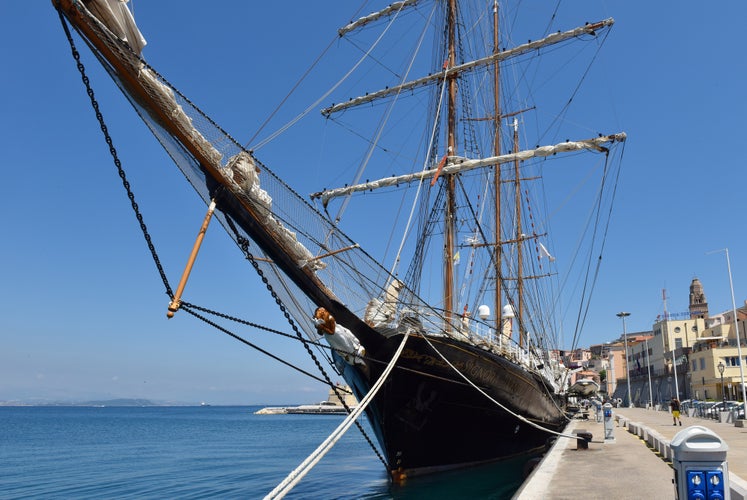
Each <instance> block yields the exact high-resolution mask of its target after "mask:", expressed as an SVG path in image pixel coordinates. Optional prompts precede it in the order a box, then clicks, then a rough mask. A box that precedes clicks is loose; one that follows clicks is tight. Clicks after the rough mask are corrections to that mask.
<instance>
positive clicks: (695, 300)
mask: <svg viewBox="0 0 747 500" xmlns="http://www.w3.org/2000/svg"><path fill="white" fill-rule="evenodd" d="M707 317H708V301H707V300H706V296H705V293H704V292H703V284H702V283H701V282H700V280H699V279H698V278H693V281H692V283H690V319H696V318H702V319H705V318H707Z"/></svg>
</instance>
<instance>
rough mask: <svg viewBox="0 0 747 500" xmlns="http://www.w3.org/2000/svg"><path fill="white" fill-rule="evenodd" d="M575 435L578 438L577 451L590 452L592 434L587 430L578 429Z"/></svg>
mask: <svg viewBox="0 0 747 500" xmlns="http://www.w3.org/2000/svg"><path fill="white" fill-rule="evenodd" d="M573 433H574V434H575V435H576V436H577V437H576V449H577V450H588V449H589V442H590V441H591V438H592V436H591V432H589V431H587V430H586V429H576V430H575V431H573Z"/></svg>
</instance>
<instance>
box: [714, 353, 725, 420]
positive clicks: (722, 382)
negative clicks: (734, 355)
mask: <svg viewBox="0 0 747 500" xmlns="http://www.w3.org/2000/svg"><path fill="white" fill-rule="evenodd" d="M716 368H718V372H719V373H720V374H721V400H722V401H723V402H724V407H723V411H726V391H724V368H726V367H725V366H724V363H723V362H722V361H719V362H718V366H717V367H716Z"/></svg>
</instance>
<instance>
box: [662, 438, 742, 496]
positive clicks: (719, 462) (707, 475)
mask: <svg viewBox="0 0 747 500" xmlns="http://www.w3.org/2000/svg"><path fill="white" fill-rule="evenodd" d="M670 447H671V449H672V454H673V458H672V466H673V467H674V484H675V486H676V488H677V496H676V498H678V499H680V500H685V499H687V500H690V499H693V500H701V499H702V500H724V499H725V500H729V499H730V498H731V495H730V487H729V468H728V462H727V461H726V452H727V451H728V449H729V447H728V446H727V444H726V443H725V442H724V441H723V440H722V439H721V438H720V437H718V436H717V435H716V433H714V432H713V431H712V430H710V429H708V428H706V427H701V426H699V425H693V426H691V427H688V428H686V429H682V430H681V431H679V432H678V433H677V434H676V435H675V436H674V438H673V439H672V442H671V444H670Z"/></svg>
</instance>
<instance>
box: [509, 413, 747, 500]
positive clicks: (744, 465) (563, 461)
mask: <svg viewBox="0 0 747 500" xmlns="http://www.w3.org/2000/svg"><path fill="white" fill-rule="evenodd" d="M613 411H614V414H615V416H616V417H619V418H621V419H623V420H627V421H628V422H637V423H638V424H640V425H641V426H643V427H646V428H648V429H650V430H651V431H654V432H656V433H658V434H659V435H661V436H662V437H663V438H664V439H665V440H667V441H671V440H672V438H673V437H674V435H675V434H676V433H677V432H679V431H680V430H682V429H685V428H687V427H689V426H692V425H700V426H703V427H707V428H708V429H710V430H712V431H713V432H715V433H716V434H717V435H718V436H719V437H720V438H721V439H723V440H724V441H725V442H726V444H727V445H728V446H729V451H728V452H727V460H728V462H729V471H730V473H731V474H732V476H731V477H732V479H733V480H732V483H735V482H736V481H739V480H740V479H747V427H735V426H734V424H733V423H721V422H717V421H714V420H707V419H702V418H695V417H687V416H683V417H682V426H679V425H678V426H674V425H672V416H671V414H670V413H669V412H668V411H655V410H647V409H644V408H615V409H614V410H613ZM618 425H619V424H616V426H615V428H614V438H615V439H614V440H612V441H605V440H604V426H603V424H602V423H597V422H595V421H594V420H593V413H592V420H588V421H587V420H573V421H572V422H571V423H570V424H569V426H568V427H567V428H566V431H565V432H566V433H567V434H572V433H573V432H574V430H576V431H577V430H580V429H583V430H586V431H588V432H591V434H592V436H593V437H592V442H591V443H589V447H588V449H586V450H578V449H576V448H577V447H576V441H574V440H572V439H567V438H559V439H558V441H557V443H556V445H555V446H554V447H553V448H552V450H550V452H549V453H548V454H547V455H546V456H545V458H544V459H543V460H542V462H541V463H540V464H539V466H538V467H537V469H536V470H535V471H534V472H533V473H532V475H531V476H530V477H529V478H528V479H527V481H526V482H525V483H524V485H523V486H522V488H521V489H520V490H519V491H518V492H517V493H516V495H515V496H514V498H515V499H517V500H538V499H542V500H554V499H571V498H574V499H577V498H603V497H607V498H614V499H628V498H630V499H633V498H636V499H640V498H652V499H659V498H661V499H671V498H674V497H675V489H674V485H673V484H672V479H673V478H674V470H673V469H672V467H671V465H670V463H669V462H668V461H667V460H665V458H664V457H662V455H661V454H659V453H657V452H656V451H655V450H653V449H652V448H651V447H649V446H648V445H647V444H646V442H644V441H643V440H642V439H641V438H639V437H638V436H637V435H635V434H631V433H630V432H628V428H627V427H620V426H618ZM734 475H736V476H738V477H736V478H735V477H734ZM742 484H744V482H743V481H742ZM732 486H735V484H732ZM734 498H735V496H734V495H733V494H732V499H734Z"/></svg>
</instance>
